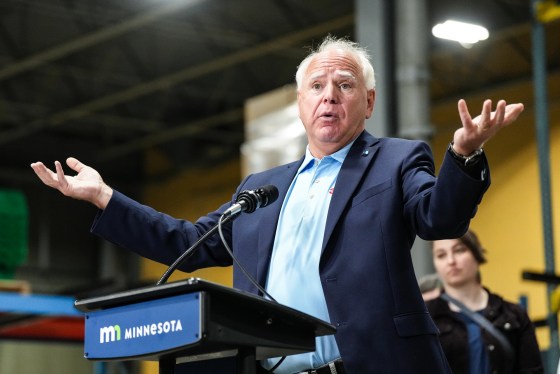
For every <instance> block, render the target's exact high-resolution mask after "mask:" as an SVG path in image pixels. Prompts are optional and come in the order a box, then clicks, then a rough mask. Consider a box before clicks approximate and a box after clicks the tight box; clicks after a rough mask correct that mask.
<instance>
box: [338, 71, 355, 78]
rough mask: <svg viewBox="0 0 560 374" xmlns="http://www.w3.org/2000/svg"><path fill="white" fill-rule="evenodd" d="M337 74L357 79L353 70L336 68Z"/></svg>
mask: <svg viewBox="0 0 560 374" xmlns="http://www.w3.org/2000/svg"><path fill="white" fill-rule="evenodd" d="M335 74H336V75H340V76H342V77H345V78H352V79H356V77H355V76H354V74H352V72H351V71H348V70H336V71H335Z"/></svg>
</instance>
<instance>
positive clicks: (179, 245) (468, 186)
mask: <svg viewBox="0 0 560 374" xmlns="http://www.w3.org/2000/svg"><path fill="white" fill-rule="evenodd" d="M302 161H303V159H302V160H299V161H297V162H294V163H290V164H287V165H283V166H279V167H276V168H274V169H271V170H268V171H265V172H262V173H256V174H253V175H250V176H248V177H247V178H245V179H244V180H243V181H242V183H241V184H240V186H239V187H238V190H237V193H239V192H240V191H242V190H246V189H254V188H258V187H260V186H263V185H267V184H272V185H275V186H276V187H278V190H279V198H278V200H277V201H276V202H275V203H273V204H271V205H270V206H268V207H265V208H262V209H258V210H256V211H255V212H254V213H252V214H242V215H241V216H240V217H239V218H237V219H236V220H235V221H234V222H233V224H232V225H231V227H230V226H229V225H226V226H228V227H227V228H225V229H224V234H225V236H226V238H227V240H228V241H229V242H230V244H231V247H232V248H233V251H234V253H235V256H236V257H237V259H238V260H239V262H240V263H241V264H242V266H243V267H244V268H245V269H246V270H247V271H248V272H249V273H250V274H251V275H252V276H253V277H254V278H256V279H257V280H258V281H259V283H260V284H262V285H264V284H265V282H266V276H267V271H268V266H269V263H270V258H271V252H272V246H273V242H274V235H275V230H276V225H277V222H278V217H279V213H280V209H281V206H282V201H283V200H284V197H285V195H286V192H287V190H288V188H289V186H290V183H291V182H292V180H293V178H294V176H295V174H296V172H297V169H298V167H299V165H301V162H302ZM480 170H481V172H482V171H484V172H486V171H487V162H486V159H485V158H484V159H483V162H482V163H481V165H480ZM489 184H490V179H489V175H488V174H487V175H485V177H484V178H472V177H471V176H470V175H469V174H468V173H466V172H465V171H464V170H463V168H462V167H461V166H459V165H458V164H457V163H456V161H454V160H453V159H451V158H450V157H449V156H446V157H445V159H444V162H443V164H442V166H441V169H440V172H439V176H438V178H436V177H435V168H434V163H433V157H432V154H431V151H430V149H429V147H428V146H427V145H426V144H425V143H423V142H420V141H412V140H403V139H394V138H376V137H374V136H372V135H370V134H369V133H367V132H366V131H364V132H363V133H362V134H361V135H360V136H359V137H358V138H357V139H356V141H355V142H354V144H353V146H352V147H351V149H350V152H349V153H348V156H347V157H346V159H345V161H344V163H343V165H342V168H341V170H340V173H339V175H338V178H337V181H336V186H335V189H334V192H333V195H332V199H331V203H330V207H329V212H328V217H327V223H326V229H325V234H324V238H323V246H322V255H321V261H320V276H321V282H322V285H323V290H324V293H325V298H326V301H327V306H328V310H329V315H330V318H331V321H330V322H331V323H332V324H334V325H335V326H336V327H337V332H336V335H335V337H336V341H337V343H338V346H339V349H340V353H341V355H342V359H343V361H344V365H345V367H346V369H347V371H348V372H349V373H351V374H362V373H406V374H411V373H419V374H420V373H447V372H449V369H448V365H447V361H446V360H445V357H444V354H443V351H442V349H441V346H440V344H439V342H438V337H437V328H436V326H435V324H434V323H433V321H432V319H431V318H430V315H429V314H428V311H427V309H426V306H425V304H424V302H423V300H422V297H421V294H420V291H419V289H418V285H417V281H416V277H415V273H414V269H413V264H412V259H411V255H410V248H411V246H412V244H413V242H414V239H415V237H416V235H418V236H419V237H421V238H423V239H425V240H435V239H442V238H451V237H459V236H461V235H462V234H463V233H464V232H465V231H466V230H467V228H468V226H469V222H470V220H471V218H472V217H473V216H474V214H475V212H476V209H477V206H478V204H479V203H480V201H481V198H482V195H483V194H484V192H485V191H486V189H487V188H488V186H489ZM237 193H236V194H234V195H233V198H232V201H230V202H228V203H226V204H224V205H223V206H221V207H220V208H219V209H218V210H216V211H215V212H212V213H210V214H208V215H207V216H204V217H202V218H200V219H199V220H198V221H197V222H195V223H191V222H187V221H184V220H178V219H175V218H172V217H170V216H168V215H165V214H162V213H160V212H157V211H155V210H153V209H151V208H149V207H146V206H144V205H141V204H138V203H137V202H135V201H133V200H131V199H128V198H127V197H125V196H123V195H122V194H120V193H118V192H116V191H115V193H114V195H113V197H112V199H111V201H110V202H109V205H108V206H107V208H106V209H105V210H104V211H103V212H100V213H99V214H98V216H97V217H96V220H95V222H94V225H93V227H92V232H94V233H95V234H97V235H100V236H101V237H103V238H105V239H107V240H109V241H111V242H113V243H115V244H116V245H119V246H122V247H125V248H128V249H131V250H133V251H135V252H137V253H139V254H140V255H142V256H145V257H148V258H151V259H153V260H156V261H158V262H162V263H165V264H171V263H172V262H173V261H174V260H175V259H176V258H177V257H178V256H179V255H180V254H181V253H182V252H183V251H184V250H185V249H186V248H188V247H189V246H190V245H191V244H192V243H194V242H195V241H196V240H197V239H198V238H200V236H201V235H203V234H204V233H205V232H206V231H208V230H209V229H210V228H211V227H213V226H214V225H215V224H216V223H217V221H218V218H219V217H220V215H221V213H222V212H223V211H224V210H225V209H227V208H228V207H229V206H230V205H231V204H232V203H233V202H234V201H235V196H236V195H237ZM231 264H232V259H231V258H230V256H229V255H228V253H227V251H226V250H225V249H224V247H223V246H222V244H221V241H220V238H219V235H215V236H213V237H212V238H211V239H210V240H208V241H206V242H205V244H204V245H203V246H202V247H200V248H199V249H198V251H197V252H196V254H195V255H194V256H192V257H191V258H190V259H189V261H188V263H187V264H185V265H184V266H183V268H182V269H183V270H186V271H192V270H194V269H197V268H201V267H207V266H229V265H231ZM233 283H234V287H236V288H238V289H241V290H245V291H249V292H253V293H258V291H257V289H256V287H255V286H253V285H252V284H251V282H250V281H249V280H248V279H246V277H245V276H244V275H243V273H242V272H241V271H240V270H239V269H238V268H237V267H236V266H235V267H234V282H233ZM302 286H304V285H302ZM272 296H274V295H272Z"/></svg>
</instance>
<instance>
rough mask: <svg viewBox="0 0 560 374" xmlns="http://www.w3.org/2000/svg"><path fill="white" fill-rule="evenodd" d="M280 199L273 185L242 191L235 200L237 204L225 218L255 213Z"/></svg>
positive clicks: (227, 212) (225, 214) (229, 210)
mask: <svg viewBox="0 0 560 374" xmlns="http://www.w3.org/2000/svg"><path fill="white" fill-rule="evenodd" d="M276 199H278V188H276V186H273V185H271V184H268V185H266V186H262V187H259V188H257V189H254V190H245V191H241V192H240V193H239V195H237V199H235V201H236V203H235V204H233V205H232V206H231V207H229V208H228V209H227V210H226V211H225V212H224V214H223V215H224V216H226V217H229V216H234V215H237V214H239V213H241V212H245V213H253V212H254V211H255V210H256V209H258V208H264V207H265V206H268V205H270V204H272V203H273V202H275V201H276Z"/></svg>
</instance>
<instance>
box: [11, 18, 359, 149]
mask: <svg viewBox="0 0 560 374" xmlns="http://www.w3.org/2000/svg"><path fill="white" fill-rule="evenodd" d="M353 23H354V15H353V14H349V15H345V16H342V17H339V18H336V19H332V20H329V21H327V22H324V23H321V24H318V25H315V26H312V27H308V28H306V29H303V30H300V31H297V32H294V33H291V34H287V35H285V36H282V37H280V38H276V39H272V40H270V41H267V42H265V43H261V44H257V45H255V46H253V47H249V48H245V49H241V50H238V51H235V52H233V53H230V54H228V55H226V56H222V57H219V58H216V59H214V60H211V61H206V62H203V63H201V64H199V65H195V66H191V67H188V68H185V69H183V70H180V71H178V72H175V73H173V74H168V75H164V76H162V77H160V78H157V79H154V80H152V81H149V82H145V83H142V84H139V85H136V86H134V87H131V88H128V89H125V90H122V91H119V92H116V93H113V94H110V95H107V96H104V97H101V98H99V99H96V100H92V101H90V102H87V103H84V104H81V105H78V106H75V107H73V108H69V109H67V110H63V111H61V112H58V113H55V114H53V115H51V116H49V117H47V118H41V119H37V120H34V121H32V122H30V123H28V124H26V125H25V126H20V127H18V128H15V129H11V130H8V131H4V132H1V133H0V145H1V144H7V143H9V142H12V141H14V140H18V139H21V138H24V137H26V136H29V135H32V134H34V133H37V132H39V131H41V130H43V129H45V128H47V127H53V126H59V125H61V124H64V123H66V122H68V121H72V120H77V119H80V118H83V117H86V116H89V115H90V114H91V113H93V112H96V111H100V110H103V109H106V108H110V107H113V106H115V105H117V104H121V103H124V102H128V101H131V100H134V99H136V98H139V97H142V96H145V95H148V94H151V93H155V92H158V91H162V90H165V89H168V88H170V87H172V86H174V85H177V84H179V83H182V82H185V81H190V80H193V79H195V78H198V77H200V76H204V75H207V74H210V73H213V72H216V71H220V70H224V69H226V68H228V67H230V66H233V65H235V64H239V63H242V62H245V61H250V60H252V59H255V58H258V57H261V56H263V55H266V54H269V53H273V52H278V51H280V50H282V49H283V48H286V47H289V46H292V45H294V44H297V43H299V42H301V41H304V40H307V39H309V38H312V37H315V36H319V35H324V34H326V33H328V32H332V31H333V30H337V29H340V28H344V27H348V26H350V25H352V24H353Z"/></svg>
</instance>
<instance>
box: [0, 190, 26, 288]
mask: <svg viewBox="0 0 560 374" xmlns="http://www.w3.org/2000/svg"><path fill="white" fill-rule="evenodd" d="M28 227H29V212H28V209H27V200H26V198H25V195H24V194H23V193H22V192H21V191H17V190H7V189H0V279H13V278H14V273H15V271H16V269H17V267H18V266H19V265H21V264H22V263H23V262H24V261H25V260H26V259H27V253H28V245H29V243H28V240H29V239H28Z"/></svg>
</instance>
